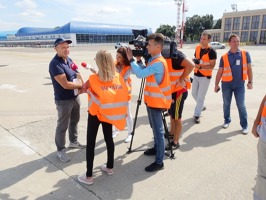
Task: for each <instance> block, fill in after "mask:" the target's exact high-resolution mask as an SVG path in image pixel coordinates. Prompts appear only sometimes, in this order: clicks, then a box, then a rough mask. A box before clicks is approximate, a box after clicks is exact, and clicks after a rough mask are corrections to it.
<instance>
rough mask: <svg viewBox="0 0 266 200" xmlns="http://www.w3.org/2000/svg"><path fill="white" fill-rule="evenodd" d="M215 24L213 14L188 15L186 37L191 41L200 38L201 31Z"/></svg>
mask: <svg viewBox="0 0 266 200" xmlns="http://www.w3.org/2000/svg"><path fill="white" fill-rule="evenodd" d="M212 26H213V15H205V16H202V17H201V16H199V15H194V16H192V17H187V19H186V23H185V37H186V38H188V39H190V40H191V41H195V40H199V38H200V35H201V33H202V32H203V31H204V30H206V29H211V28H212Z"/></svg>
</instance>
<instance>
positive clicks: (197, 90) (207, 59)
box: [192, 32, 217, 124]
mask: <svg viewBox="0 0 266 200" xmlns="http://www.w3.org/2000/svg"><path fill="white" fill-rule="evenodd" d="M210 40H211V34H209V33H207V32H203V33H202V35H201V38H200V44H199V45H198V46H197V47H196V50H195V54H194V56H195V59H194V60H193V61H194V62H195V69H194V78H193V83H192V96H193V98H194V99H195V101H196V107H195V110H194V121H195V123H196V124H198V123H200V116H201V111H202V110H205V109H206V107H205V106H204V101H205V96H206V94H207V91H208V88H209V85H210V81H211V77H212V71H213V68H214V67H215V64H216V59H217V54H216V51H215V50H214V49H213V48H211V47H210V46H209V42H210Z"/></svg>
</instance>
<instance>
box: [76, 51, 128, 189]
mask: <svg viewBox="0 0 266 200" xmlns="http://www.w3.org/2000/svg"><path fill="white" fill-rule="evenodd" d="M96 64H97V66H98V68H99V71H98V73H97V74H92V75H91V76H90V77H89V80H88V81H87V82H86V83H85V84H84V86H83V88H82V91H81V93H83V92H85V91H86V90H87V93H88V112H89V116H88V124H87V149H86V150H87V151H86V160H87V172H86V173H85V174H83V175H81V176H79V177H78V180H79V181H80V182H82V183H84V184H87V185H91V184H93V177H92V169H93V160H94V150H95V141H96V136H97V132H98V128H99V125H100V124H102V130H103V134H104V140H105V143H106V146H107V164H106V165H102V166H101V169H102V170H103V171H104V172H106V173H107V174H108V175H112V174H113V165H114V141H113V138H112V126H115V127H116V128H117V129H119V130H123V129H124V128H125V125H126V117H127V107H128V100H129V95H128V89H127V86H126V84H125V82H124V80H123V77H122V76H121V75H120V74H119V73H117V72H116V70H115V65H114V60H113V58H112V55H111V54H110V53H109V52H107V51H106V50H100V51H98V53H97V54H96Z"/></svg>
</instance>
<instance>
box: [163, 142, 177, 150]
mask: <svg viewBox="0 0 266 200" xmlns="http://www.w3.org/2000/svg"><path fill="white" fill-rule="evenodd" d="M170 145H171V146H172V149H173V150H174V149H178V148H179V147H180V144H179V142H178V143H177V144H175V143H174V141H172V142H171V143H170ZM165 150H167V151H168V150H170V146H169V145H168V146H167V147H165Z"/></svg>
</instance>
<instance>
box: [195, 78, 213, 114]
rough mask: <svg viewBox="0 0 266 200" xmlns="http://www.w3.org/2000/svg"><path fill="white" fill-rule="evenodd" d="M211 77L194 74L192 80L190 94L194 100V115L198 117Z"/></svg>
mask: <svg viewBox="0 0 266 200" xmlns="http://www.w3.org/2000/svg"><path fill="white" fill-rule="evenodd" d="M210 82H211V79H208V78H207V77H199V76H194V77H193V82H192V96H193V98H194V99H195V101H196V107H195V110H194V116H196V117H200V115H201V111H202V109H203V107H204V101H205V96H206V94H207V91H208V88H209V85H210Z"/></svg>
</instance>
